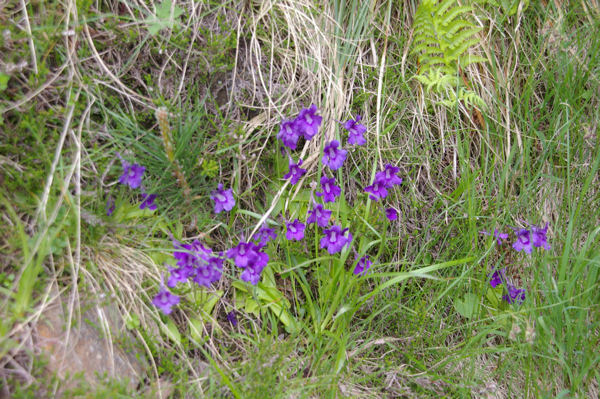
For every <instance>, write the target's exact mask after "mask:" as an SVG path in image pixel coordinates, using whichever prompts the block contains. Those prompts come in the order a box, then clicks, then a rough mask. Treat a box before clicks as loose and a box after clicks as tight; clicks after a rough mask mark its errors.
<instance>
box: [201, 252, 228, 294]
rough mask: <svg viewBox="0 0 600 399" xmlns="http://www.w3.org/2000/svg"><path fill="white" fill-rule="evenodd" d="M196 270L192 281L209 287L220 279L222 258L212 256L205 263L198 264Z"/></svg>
mask: <svg viewBox="0 0 600 399" xmlns="http://www.w3.org/2000/svg"><path fill="white" fill-rule="evenodd" d="M196 270H197V272H196V276H195V277H194V282H195V283H196V284H198V285H203V286H205V287H210V285H211V284H212V283H214V282H217V281H219V280H220V279H221V275H222V274H223V259H221V258H219V257H217V256H212V257H210V258H209V259H208V261H207V262H206V263H204V264H201V265H200V266H198V268H197V269H196Z"/></svg>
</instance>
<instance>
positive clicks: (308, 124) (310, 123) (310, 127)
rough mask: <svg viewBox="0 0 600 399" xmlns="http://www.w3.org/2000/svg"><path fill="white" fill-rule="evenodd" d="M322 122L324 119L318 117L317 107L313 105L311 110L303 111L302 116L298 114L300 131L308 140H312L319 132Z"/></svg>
mask: <svg viewBox="0 0 600 399" xmlns="http://www.w3.org/2000/svg"><path fill="white" fill-rule="evenodd" d="M322 121H323V117H322V116H319V115H317V106H316V105H314V104H312V105H311V106H310V108H305V109H303V110H301V111H300V114H298V117H297V118H296V123H297V126H298V130H299V131H300V132H302V134H303V135H304V138H305V139H306V140H310V139H312V138H313V137H315V135H316V134H317V133H318V131H319V126H321V122H322Z"/></svg>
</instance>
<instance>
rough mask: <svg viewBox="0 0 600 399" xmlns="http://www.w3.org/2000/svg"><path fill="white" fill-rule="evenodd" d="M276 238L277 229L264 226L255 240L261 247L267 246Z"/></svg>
mask: <svg viewBox="0 0 600 399" xmlns="http://www.w3.org/2000/svg"><path fill="white" fill-rule="evenodd" d="M276 237H277V233H275V229H272V228H270V227H268V226H267V225H266V224H263V225H262V227H261V228H260V229H258V232H257V233H256V235H255V236H254V240H255V241H258V242H259V244H258V245H259V246H265V245H267V243H268V242H269V241H271V240H274V239H275V238H276Z"/></svg>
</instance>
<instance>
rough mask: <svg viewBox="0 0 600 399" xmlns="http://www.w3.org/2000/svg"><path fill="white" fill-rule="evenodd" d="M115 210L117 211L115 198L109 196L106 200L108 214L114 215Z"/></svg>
mask: <svg viewBox="0 0 600 399" xmlns="http://www.w3.org/2000/svg"><path fill="white" fill-rule="evenodd" d="M114 211H115V200H114V199H112V198H109V199H108V201H106V216H110V215H112V214H113V212H114Z"/></svg>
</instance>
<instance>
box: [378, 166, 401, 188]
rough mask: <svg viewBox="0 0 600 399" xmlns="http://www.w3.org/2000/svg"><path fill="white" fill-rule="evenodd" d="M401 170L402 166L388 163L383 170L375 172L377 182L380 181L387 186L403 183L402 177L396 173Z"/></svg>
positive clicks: (380, 183)
mask: <svg viewBox="0 0 600 399" xmlns="http://www.w3.org/2000/svg"><path fill="white" fill-rule="evenodd" d="M399 171H400V168H398V167H396V166H393V165H390V164H387V165H385V167H384V169H383V171H381V172H377V173H376V174H375V183H379V185H382V186H383V187H385V188H391V187H392V186H394V185H396V184H398V185H399V184H402V178H401V177H398V176H397V175H396V173H398V172H399Z"/></svg>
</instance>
